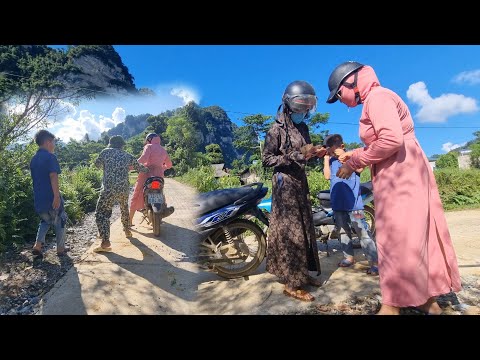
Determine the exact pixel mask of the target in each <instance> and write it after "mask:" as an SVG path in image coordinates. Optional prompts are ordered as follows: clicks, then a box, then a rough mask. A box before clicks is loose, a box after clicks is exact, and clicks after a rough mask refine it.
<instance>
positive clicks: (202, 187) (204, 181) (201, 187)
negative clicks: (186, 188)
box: [178, 166, 218, 192]
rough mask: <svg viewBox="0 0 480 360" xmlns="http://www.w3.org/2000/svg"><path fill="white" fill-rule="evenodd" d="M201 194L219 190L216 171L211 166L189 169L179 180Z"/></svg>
mask: <svg viewBox="0 0 480 360" xmlns="http://www.w3.org/2000/svg"><path fill="white" fill-rule="evenodd" d="M178 179H179V180H180V181H181V182H184V183H186V184H188V185H190V186H192V187H194V188H195V189H197V190H198V191H199V192H208V191H212V190H216V189H218V182H217V179H215V176H214V170H213V168H212V167H211V166H201V167H199V168H193V169H189V170H188V171H187V172H186V173H185V174H184V175H183V176H180V177H179V178H178Z"/></svg>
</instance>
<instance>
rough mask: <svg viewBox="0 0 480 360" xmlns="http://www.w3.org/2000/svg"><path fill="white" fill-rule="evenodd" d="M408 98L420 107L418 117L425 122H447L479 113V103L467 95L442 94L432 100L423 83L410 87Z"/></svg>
mask: <svg viewBox="0 0 480 360" xmlns="http://www.w3.org/2000/svg"><path fill="white" fill-rule="evenodd" d="M407 97H408V99H409V100H410V101H412V102H414V103H416V104H417V105H419V106H420V110H419V111H418V113H417V114H416V117H417V118H418V119H419V120H420V121H424V122H445V121H446V120H447V119H448V118H449V117H451V116H455V115H458V114H466V113H473V112H476V111H478V106H477V101H476V100H475V99H474V98H470V97H466V96H465V95H460V94H442V95H440V96H439V97H437V98H432V97H431V96H430V94H429V93H428V89H427V86H426V85H425V83H424V82H423V81H419V82H417V83H415V84H412V85H410V86H409V88H408V90H407Z"/></svg>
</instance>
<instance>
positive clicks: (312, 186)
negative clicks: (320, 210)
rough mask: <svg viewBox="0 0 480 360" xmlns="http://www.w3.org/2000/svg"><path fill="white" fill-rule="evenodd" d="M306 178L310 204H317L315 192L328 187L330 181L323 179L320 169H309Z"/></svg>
mask: <svg viewBox="0 0 480 360" xmlns="http://www.w3.org/2000/svg"><path fill="white" fill-rule="evenodd" d="M307 180H308V188H309V190H310V200H311V201H312V205H318V203H319V200H318V199H317V194H318V193H319V192H320V191H322V190H328V189H330V182H329V181H328V180H327V179H325V177H324V176H323V172H321V171H310V172H309V173H308V174H307Z"/></svg>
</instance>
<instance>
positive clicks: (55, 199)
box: [30, 130, 67, 256]
mask: <svg viewBox="0 0 480 360" xmlns="http://www.w3.org/2000/svg"><path fill="white" fill-rule="evenodd" d="M35 142H36V143H37V145H38V147H39V149H38V151H37V152H36V154H35V155H34V156H33V158H32V160H31V161H30V173H31V175H32V180H33V198H34V205H35V211H36V212H37V213H38V215H39V216H40V219H41V221H40V224H39V226H38V232H37V238H36V241H35V245H34V246H33V250H32V253H33V254H34V255H42V248H43V246H44V245H45V235H46V234H47V232H48V230H49V229H50V226H52V225H53V226H55V236H56V240H57V255H59V256H61V255H66V253H67V249H66V248H65V224H66V222H67V214H66V212H65V207H64V202H63V199H62V196H61V195H60V189H59V186H58V174H60V173H61V170H60V165H59V164H58V160H57V157H56V156H55V155H54V154H53V152H54V151H55V135H53V134H52V133H50V132H49V131H47V130H40V131H38V132H37V133H36V134H35Z"/></svg>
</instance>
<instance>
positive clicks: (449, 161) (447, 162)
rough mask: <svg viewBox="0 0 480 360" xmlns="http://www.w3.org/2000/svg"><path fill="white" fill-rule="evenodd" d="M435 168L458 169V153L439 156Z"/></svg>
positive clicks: (452, 152)
mask: <svg viewBox="0 0 480 360" xmlns="http://www.w3.org/2000/svg"><path fill="white" fill-rule="evenodd" d="M435 167H437V168H439V169H451V168H453V169H457V168H458V153H456V152H454V151H451V152H449V153H447V154H444V155H440V157H439V158H438V159H437V161H436V162H435Z"/></svg>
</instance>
